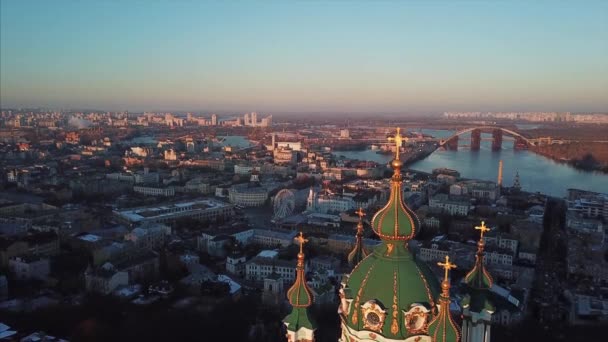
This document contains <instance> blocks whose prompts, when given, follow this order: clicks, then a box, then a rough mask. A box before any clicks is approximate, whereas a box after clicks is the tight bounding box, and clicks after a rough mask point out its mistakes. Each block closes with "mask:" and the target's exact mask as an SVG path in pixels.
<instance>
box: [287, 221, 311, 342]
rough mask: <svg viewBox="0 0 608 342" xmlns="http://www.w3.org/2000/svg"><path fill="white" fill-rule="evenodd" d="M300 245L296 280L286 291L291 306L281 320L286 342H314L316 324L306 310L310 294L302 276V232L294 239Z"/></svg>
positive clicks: (308, 305)
mask: <svg viewBox="0 0 608 342" xmlns="http://www.w3.org/2000/svg"><path fill="white" fill-rule="evenodd" d="M296 240H297V241H298V243H299V244H300V252H299V253H298V264H297V266H296V280H295V282H294V283H293V285H292V286H291V287H290V288H289V290H287V299H288V300H289V304H291V307H292V309H291V312H290V313H289V315H287V316H286V317H285V318H284V319H283V323H284V324H285V327H286V328H287V342H314V340H315V336H314V335H315V330H316V324H315V322H314V321H313V320H312V318H311V316H310V314H309V312H308V308H309V307H310V306H311V305H312V300H313V298H312V292H311V291H310V289H309V288H308V284H306V277H305V275H304V244H305V243H306V242H308V240H307V239H305V238H304V236H303V235H302V232H300V235H299V236H297V237H296Z"/></svg>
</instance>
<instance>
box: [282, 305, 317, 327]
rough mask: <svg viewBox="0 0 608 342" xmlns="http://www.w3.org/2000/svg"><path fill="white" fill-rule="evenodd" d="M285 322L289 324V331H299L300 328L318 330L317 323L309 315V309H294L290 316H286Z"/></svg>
mask: <svg viewBox="0 0 608 342" xmlns="http://www.w3.org/2000/svg"><path fill="white" fill-rule="evenodd" d="M283 322H284V323H286V324H288V325H287V330H290V331H298V330H299V329H300V328H308V329H311V330H315V329H316V323H315V322H314V320H313V319H312V317H311V316H310V315H309V314H308V308H297V307H294V308H293V309H292V310H291V312H290V313H289V315H287V316H285V318H284V319H283Z"/></svg>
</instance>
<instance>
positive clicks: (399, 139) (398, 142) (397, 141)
mask: <svg viewBox="0 0 608 342" xmlns="http://www.w3.org/2000/svg"><path fill="white" fill-rule="evenodd" d="M405 140H406V139H405V138H404V137H403V136H402V135H401V128H399V127H397V133H396V134H395V136H394V137H388V141H391V142H393V141H394V142H395V147H396V148H397V150H396V151H395V159H397V160H399V152H400V149H401V143H403V141H405Z"/></svg>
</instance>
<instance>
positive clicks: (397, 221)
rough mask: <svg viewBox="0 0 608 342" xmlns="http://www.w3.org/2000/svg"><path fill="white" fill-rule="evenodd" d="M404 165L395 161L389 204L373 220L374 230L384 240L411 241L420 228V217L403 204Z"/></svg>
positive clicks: (393, 163)
mask: <svg viewBox="0 0 608 342" xmlns="http://www.w3.org/2000/svg"><path fill="white" fill-rule="evenodd" d="M402 165H403V163H402V162H401V161H400V160H398V159H395V160H393V161H392V162H391V166H392V167H393V169H394V170H395V173H394V175H393V177H392V179H391V195H390V198H389V200H388V203H387V204H386V205H385V206H384V208H382V209H380V210H379V211H378V212H377V213H376V215H374V217H373V218H372V222H371V224H372V229H373V230H374V232H375V233H376V234H377V235H378V236H379V237H380V238H382V239H387V240H410V239H412V238H413V237H414V236H415V235H416V233H417V231H418V227H420V222H419V221H418V217H417V216H416V214H415V213H414V211H413V210H411V209H410V208H408V206H407V205H405V203H404V202H403V191H402V189H401V183H402V178H401V166H402Z"/></svg>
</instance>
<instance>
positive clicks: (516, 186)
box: [513, 171, 521, 190]
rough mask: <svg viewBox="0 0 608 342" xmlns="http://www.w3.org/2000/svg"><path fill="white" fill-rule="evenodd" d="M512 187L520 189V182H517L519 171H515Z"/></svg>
mask: <svg viewBox="0 0 608 342" xmlns="http://www.w3.org/2000/svg"><path fill="white" fill-rule="evenodd" d="M513 189H515V190H521V183H520V182H519V171H516V172H515V180H514V181H513Z"/></svg>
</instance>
